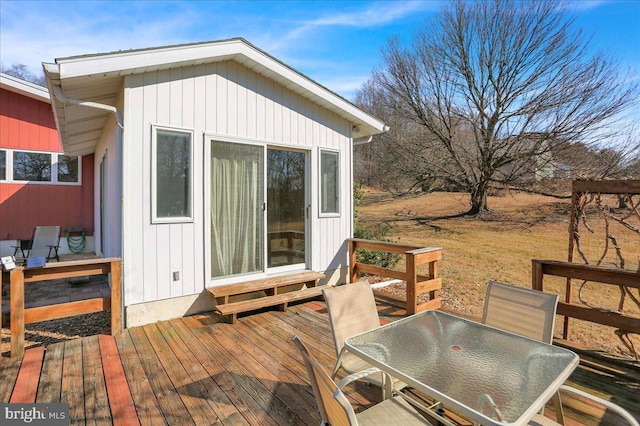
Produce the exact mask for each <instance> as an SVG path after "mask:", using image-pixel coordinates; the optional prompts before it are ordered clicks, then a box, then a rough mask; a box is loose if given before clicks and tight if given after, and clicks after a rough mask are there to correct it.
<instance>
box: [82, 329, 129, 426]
mask: <svg viewBox="0 0 640 426" xmlns="http://www.w3.org/2000/svg"><path fill="white" fill-rule="evenodd" d="M97 338H98V339H97V340H98V345H99V354H98V356H99V358H98V359H96V360H95V365H96V366H98V365H101V366H103V372H104V374H100V373H101V372H100V371H99V370H96V371H94V372H93V373H94V374H95V375H96V376H98V377H99V380H98V384H99V386H96V389H97V390H99V391H100V395H99V396H100V397H102V398H108V401H109V404H108V406H109V409H110V412H111V414H112V416H106V417H105V418H106V419H107V420H109V424H111V421H113V424H114V425H115V426H120V425H126V426H134V425H138V424H140V423H139V421H138V414H137V413H136V410H135V406H134V404H133V398H132V396H131V390H130V389H129V386H128V385H127V379H126V377H125V374H124V369H123V367H122V360H121V359H120V355H119V354H118V348H117V346H116V342H115V339H114V338H113V336H105V335H100V336H97ZM102 376H104V377H102ZM85 383H86V382H85ZM85 387H86V385H85ZM86 408H87V409H88V407H86ZM97 408H98V409H102V408H103V404H101V403H98V407H97ZM104 408H107V407H106V404H104ZM100 414H102V411H100ZM100 419H101V420H102V419H103V417H102V416H101V417H100Z"/></svg>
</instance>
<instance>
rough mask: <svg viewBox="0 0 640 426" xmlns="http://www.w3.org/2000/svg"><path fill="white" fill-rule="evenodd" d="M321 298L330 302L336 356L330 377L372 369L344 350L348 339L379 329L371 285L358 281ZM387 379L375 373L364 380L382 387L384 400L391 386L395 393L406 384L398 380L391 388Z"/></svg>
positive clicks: (328, 290)
mask: <svg viewBox="0 0 640 426" xmlns="http://www.w3.org/2000/svg"><path fill="white" fill-rule="evenodd" d="M322 295H323V296H324V300H325V302H326V303H327V311H328V312H329V322H330V324H331V332H332V334H333V343H334V346H335V349H336V356H337V361H336V365H335V367H334V369H333V372H332V373H331V378H332V379H334V378H335V377H336V375H337V374H338V371H340V369H343V370H344V371H345V373H346V374H353V373H357V372H358V371H362V370H365V369H368V368H371V364H369V363H367V362H366V361H365V360H363V359H362V358H360V357H358V356H356V355H354V354H352V353H349V352H348V351H347V350H346V348H345V347H344V341H345V340H346V339H348V338H349V337H351V336H355V335H356V334H360V333H364V332H365V331H369V330H373V329H375V328H378V327H380V318H379V317H378V308H377V307H376V301H375V298H374V296H373V290H371V286H370V285H369V282H368V281H359V282H356V283H353V284H346V285H341V286H334V287H327V288H325V289H323V290H322ZM384 377H385V376H384V375H383V374H377V375H376V374H374V375H367V376H364V377H362V380H363V381H365V382H367V383H370V384H373V385H376V386H380V387H381V388H382V398H385V397H386V396H387V395H386V392H387V390H388V389H389V387H391V388H393V390H400V389H402V388H404V387H406V384H405V383H403V382H400V381H398V380H396V379H393V382H392V383H391V386H389V385H388V384H387V383H385V381H384Z"/></svg>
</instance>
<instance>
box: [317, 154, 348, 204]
mask: <svg viewBox="0 0 640 426" xmlns="http://www.w3.org/2000/svg"><path fill="white" fill-rule="evenodd" d="M323 153H331V154H335V155H336V157H337V166H338V167H337V176H336V190H337V200H336V202H337V211H335V212H323V211H322V209H323V205H324V203H323V201H324V200H323V196H324V191H323V187H322V154H323ZM340 155H341V152H340V151H339V150H336V149H327V148H320V149H319V155H318V199H319V206H318V216H319V217H340V216H341V215H342V213H341V212H342V203H341V199H342V188H341V187H340V186H341V181H342V176H341V174H342V170H341V167H340Z"/></svg>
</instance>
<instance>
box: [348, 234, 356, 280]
mask: <svg viewBox="0 0 640 426" xmlns="http://www.w3.org/2000/svg"><path fill="white" fill-rule="evenodd" d="M356 263H357V260H356V242H355V241H354V240H353V239H350V240H349V282H350V283H354V282H356V281H357V280H358V275H357V274H358V272H357V265H356Z"/></svg>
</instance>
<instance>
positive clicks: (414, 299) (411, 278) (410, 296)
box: [406, 252, 418, 315]
mask: <svg viewBox="0 0 640 426" xmlns="http://www.w3.org/2000/svg"><path fill="white" fill-rule="evenodd" d="M406 263H407V272H406V274H407V315H413V314H415V313H416V312H417V311H418V294H417V293H416V283H417V282H418V277H417V275H418V272H417V271H416V258H415V255H414V254H413V253H410V252H407V253H406Z"/></svg>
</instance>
